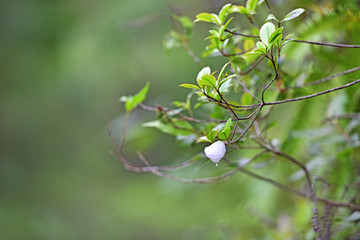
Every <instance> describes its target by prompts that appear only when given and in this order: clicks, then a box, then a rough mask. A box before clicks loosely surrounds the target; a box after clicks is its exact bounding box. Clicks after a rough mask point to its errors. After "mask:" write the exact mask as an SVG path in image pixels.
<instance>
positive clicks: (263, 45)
mask: <svg viewBox="0 0 360 240" xmlns="http://www.w3.org/2000/svg"><path fill="white" fill-rule="evenodd" d="M256 47H257V48H258V49H266V45H265V44H264V43H262V42H257V43H256Z"/></svg>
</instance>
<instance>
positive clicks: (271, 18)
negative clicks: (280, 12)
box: [265, 14, 279, 22]
mask: <svg viewBox="0 0 360 240" xmlns="http://www.w3.org/2000/svg"><path fill="white" fill-rule="evenodd" d="M270 20H275V21H277V22H278V21H279V20H277V18H276V17H275V16H274V15H273V14H269V15H268V16H267V18H266V20H265V22H267V21H270Z"/></svg>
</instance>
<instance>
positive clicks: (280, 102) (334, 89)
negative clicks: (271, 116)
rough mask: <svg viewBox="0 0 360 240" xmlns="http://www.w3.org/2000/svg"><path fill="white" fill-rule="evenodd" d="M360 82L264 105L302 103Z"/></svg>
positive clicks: (359, 80) (356, 81)
mask: <svg viewBox="0 0 360 240" xmlns="http://www.w3.org/2000/svg"><path fill="white" fill-rule="evenodd" d="M359 82H360V79H358V80H355V81H353V82H351V83H348V84H345V85H343V86H340V87H336V88H332V89H329V90H326V91H323V92H318V93H314V94H311V95H307V96H303V97H298V98H292V99H286V100H282V101H275V102H268V103H264V105H276V104H282V103H288V102H295V101H301V100H305V99H309V98H313V97H317V96H320V95H323V94H327V93H331V92H334V91H337V90H341V89H344V88H347V87H350V86H352V85H355V84H357V83H359ZM249 106H251V105H248V106H247V107H249Z"/></svg>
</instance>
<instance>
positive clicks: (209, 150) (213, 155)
mask: <svg viewBox="0 0 360 240" xmlns="http://www.w3.org/2000/svg"><path fill="white" fill-rule="evenodd" d="M204 152H205V155H206V156H207V157H208V158H210V160H211V161H213V162H214V163H215V164H216V166H217V165H218V162H219V161H220V160H221V159H222V158H223V157H224V156H225V153H226V148H225V144H224V143H223V142H221V141H217V142H214V143H213V144H211V145H210V146H207V147H205V149H204Z"/></svg>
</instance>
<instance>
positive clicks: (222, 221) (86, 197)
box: [0, 0, 354, 240]
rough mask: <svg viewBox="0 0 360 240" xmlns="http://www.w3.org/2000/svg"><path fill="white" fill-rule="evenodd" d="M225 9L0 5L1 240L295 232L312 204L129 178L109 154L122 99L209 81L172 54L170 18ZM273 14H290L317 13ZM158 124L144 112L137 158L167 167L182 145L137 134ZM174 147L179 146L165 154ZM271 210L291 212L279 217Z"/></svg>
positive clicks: (244, 181) (174, 3) (257, 188)
mask: <svg viewBox="0 0 360 240" xmlns="http://www.w3.org/2000/svg"><path fill="white" fill-rule="evenodd" d="M224 2H225V1H215V0H211V1H205V0H196V1H194V0H186V1H184V0H183V1H180V0H167V1H166V0H148V1H143V0H132V1H130V0H104V1H94V0H90V1H84V0H76V1H67V0H62V1H60V0H51V1H40V0H38V1H36V0H33V1H25V0H24V1H20V0H3V1H2V2H1V3H0V77H1V87H0V110H1V113H0V121H1V122H0V123H1V125H0V134H1V145H0V146H1V153H0V157H1V162H0V191H1V197H0V239H59V240H60V239H230V238H231V237H233V236H238V235H242V236H246V234H247V232H252V235H251V236H256V234H257V233H259V234H260V233H261V232H263V231H264V229H262V228H265V226H261V225H259V221H258V218H261V217H264V216H263V215H262V214H263V213H266V214H267V215H269V216H271V215H276V216H277V217H279V218H280V219H281V218H283V219H285V220H284V222H286V219H287V215H286V214H285V213H288V214H289V213H291V211H292V209H293V210H294V211H295V210H298V208H302V207H303V205H304V206H305V207H304V208H306V201H303V200H301V199H300V200H299V199H298V198H296V197H293V196H291V195H289V194H286V193H283V192H280V191H279V190H277V189H275V188H273V187H271V186H268V185H267V184H265V183H259V182H257V181H256V180H252V179H249V178H248V177H245V176H236V177H235V178H233V179H232V180H230V181H229V182H228V183H225V184H219V185H183V184H180V183H174V182H171V181H170V180H166V179H159V178H157V177H154V176H150V175H137V174H133V173H129V172H126V171H124V170H123V168H122V166H121V164H119V162H117V160H116V159H114V158H113V157H112V156H111V155H110V154H109V149H111V148H112V145H111V142H110V141H109V138H108V136H107V133H106V127H105V126H106V121H107V119H110V120H111V121H112V125H113V126H117V123H120V122H121V119H122V114H123V113H124V108H123V106H122V104H119V103H118V98H119V97H120V96H122V95H127V94H132V93H135V92H137V91H138V90H139V89H140V88H142V87H143V86H144V84H145V82H146V81H150V82H151V88H150V92H149V99H150V100H149V102H150V103H153V104H156V103H160V102H161V103H165V104H167V103H169V102H170V101H172V100H175V99H177V98H185V97H186V94H187V91H186V90H184V89H180V88H178V87H177V86H178V84H180V83H184V82H190V81H192V80H193V79H194V77H195V76H196V74H197V72H198V71H199V69H200V67H199V66H197V65H196V64H194V63H193V61H192V59H191V58H189V57H188V56H187V55H186V53H185V51H183V50H182V49H179V50H174V51H172V52H171V53H170V55H166V53H165V51H164V50H163V47H162V39H163V35H164V34H165V33H166V32H168V31H169V30H170V29H171V28H172V26H171V21H170V18H169V13H170V9H172V10H174V11H175V12H176V13H181V14H184V15H186V16H188V17H190V18H191V19H194V18H195V15H196V13H199V12H205V11H218V9H219V8H220V6H221V5H222V4H224ZM273 2H274V4H275V5H274V7H276V6H278V7H280V6H281V9H279V10H276V12H277V13H281V14H284V13H286V12H288V11H289V10H291V9H292V8H293V7H294V6H295V7H307V6H310V5H311V1H286V2H291V3H287V4H288V5H286V6H284V1H273ZM352 2H354V1H352ZM239 3H244V1H239ZM276 4H277V5H276ZM200 25H201V26H199V27H198V26H196V28H197V27H198V31H199V33H196V34H195V36H194V39H193V40H192V41H191V42H190V45H191V46H192V47H194V51H195V53H197V54H200V53H201V51H202V50H203V48H204V45H202V43H203V39H204V38H205V37H206V34H205V32H206V28H205V27H204V26H205V25H202V24H200ZM206 61H207V63H209V62H213V61H216V60H206ZM206 61H205V62H206ZM344 61H345V60H344ZM215 63H216V62H215ZM151 117H153V115H151V114H149V115H146V114H145V115H144V114H142V113H139V112H135V114H134V117H133V118H132V124H131V125H130V126H129V128H130V129H129V131H132V135H130V136H129V137H130V143H129V144H128V145H129V155H130V156H132V155H134V152H135V151H136V150H137V149H141V150H142V151H144V152H145V153H149V154H150V155H153V156H155V157H156V158H161V159H162V160H161V161H162V162H167V161H168V162H169V163H171V162H172V158H175V156H176V158H179V157H182V156H181V155H180V154H179V151H181V152H183V150H179V148H178V147H177V146H176V143H175V140H174V139H173V138H171V137H167V136H160V135H159V134H157V133H158V131H156V130H153V129H147V130H145V131H142V132H140V131H139V129H138V128H139V127H140V123H141V122H143V121H144V120H147V119H151ZM115 130H118V129H115ZM165 141H166V142H168V143H169V144H168V145H169V146H166V147H164V146H162V147H160V148H159V144H162V143H164V142H165ZM159 149H160V150H159ZM179 155H180V156H179ZM155 161H156V160H155ZM205 167H210V166H209V165H206V166H205ZM280 179H281V176H280ZM259 193H261V194H259ZM253 196H255V197H253ZM268 198H271V199H272V201H276V204H277V206H279V205H281V202H284V204H283V205H282V209H281V211H280V210H279V209H278V208H274V207H273V206H272V202H271V201H266V200H265V201H264V199H268ZM292 198H294V199H296V201H297V203H296V206H295V205H293V204H292V203H291V201H289V199H292ZM249 199H251V200H249ZM289 202H290V203H289ZM302 204H303V205H302ZM259 212H262V213H261V214H260V213H259ZM258 213H259V216H260V217H254V216H257V215H258ZM306 217H308V216H305V215H304V216H299V219H300V220H299V221H301V219H302V218H304V219H305V220H306ZM265 230H266V229H265ZM260 236H263V235H260ZM244 239H246V237H244Z"/></svg>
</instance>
